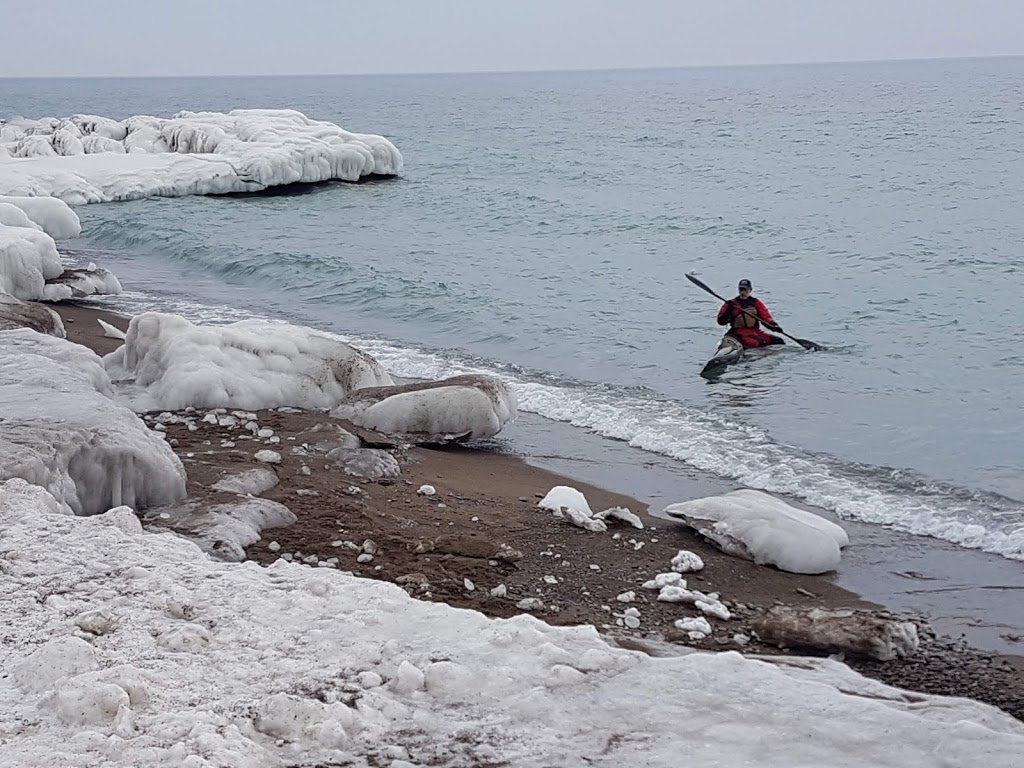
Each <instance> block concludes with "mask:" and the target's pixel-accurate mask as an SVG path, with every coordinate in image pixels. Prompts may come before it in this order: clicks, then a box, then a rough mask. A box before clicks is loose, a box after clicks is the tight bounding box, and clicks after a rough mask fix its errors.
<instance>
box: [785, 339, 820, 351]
mask: <svg viewBox="0 0 1024 768" xmlns="http://www.w3.org/2000/svg"><path fill="white" fill-rule="evenodd" d="M791 338H793V339H795V340H796V343H797V344H799V345H800V346H801V347H803V348H804V349H809V350H811V351H812V352H827V351H828V347H823V346H821V344H815V343H814V342H813V341H810V340H809V339H797V338H796V337H795V336H793V337H791Z"/></svg>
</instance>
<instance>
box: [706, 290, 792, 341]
mask: <svg viewBox="0 0 1024 768" xmlns="http://www.w3.org/2000/svg"><path fill="white" fill-rule="evenodd" d="M741 307H742V309H741ZM743 309H746V310H749V311H750V314H747V313H746V312H744V311H743ZM751 314H754V315H757V317H756V318H754V317H751V316H750V315H751ZM758 319H760V322H758ZM761 323H764V324H765V325H767V326H768V327H769V328H771V329H772V330H775V329H779V326H778V325H777V324H776V322H775V320H774V319H773V318H772V314H771V312H769V311H768V307H766V306H765V305H764V302H762V301H761V300H760V299H755V298H754V297H753V296H748V297H747V298H745V299H743V298H740V297H739V296H737V297H736V298H735V299H733V300H732V301H727V302H725V304H723V305H722V308H721V309H720V310H718V324H719V325H731V326H732V327H731V328H730V329H729V335H730V336H735V337H736V338H737V339H739V341H740V343H741V344H742V345H743V346H744V347H748V348H749V347H767V346H768V345H769V344H785V343H786V341H785V339H780V338H779V337H778V336H770V335H768V334H767V333H765V332H764V331H762V330H761V328H760V324H761Z"/></svg>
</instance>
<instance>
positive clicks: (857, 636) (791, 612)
mask: <svg viewBox="0 0 1024 768" xmlns="http://www.w3.org/2000/svg"><path fill="white" fill-rule="evenodd" d="M753 630H754V632H756V633H757V636H758V637H759V638H760V639H761V640H762V641H763V642H766V643H775V644H778V645H780V646H787V647H791V648H813V649H816V650H821V651H827V652H829V653H848V654H852V655H855V656H867V657H869V658H872V659H878V660H879V661H892V660H893V659H895V658H897V657H907V656H910V655H912V654H913V653H915V652H916V651H917V646H918V638H917V625H916V624H914V623H913V622H910V621H897V620H895V619H887V618H884V617H881V616H876V615H873V614H870V613H863V612H859V611H847V610H842V611H829V610H825V609H823V608H792V607H790V606H782V605H780V606H776V607H774V608H772V609H771V610H770V611H768V613H766V614H765V615H764V616H762V617H760V618H758V619H757V620H755V621H754V622H753Z"/></svg>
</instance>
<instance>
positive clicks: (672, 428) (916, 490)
mask: <svg viewBox="0 0 1024 768" xmlns="http://www.w3.org/2000/svg"><path fill="white" fill-rule="evenodd" d="M154 301H155V299H154V297H151V296H145V295H144V294H131V293H129V294H122V295H121V296H118V297H117V298H116V299H114V300H112V302H113V303H112V304H111V305H112V306H123V307H125V308H126V309H128V307H132V310H134V311H141V310H142V308H143V307H145V308H146V309H150V308H152V307H153V303H154ZM156 301H159V302H160V304H161V307H162V308H164V309H166V311H172V312H176V313H180V314H182V315H184V316H185V317H189V318H194V319H196V320H201V321H202V322H231V321H233V320H237V319H240V318H241V317H254V316H255V315H252V314H249V313H246V312H245V311H244V310H238V309H236V308H230V307H211V306H204V305H198V304H191V303H189V302H187V301H179V300H173V301H167V300H165V299H156ZM132 310H129V311H132ZM331 335H335V336H337V337H338V338H339V339H340V340H342V341H345V342H346V343H349V344H352V345H353V346H355V347H357V348H359V349H361V350H363V351H365V352H368V353H369V354H371V355H373V356H374V357H375V358H377V360H379V361H380V362H381V364H382V365H383V366H384V367H385V369H386V370H388V371H389V372H390V373H392V374H394V375H396V376H399V377H402V378H410V379H439V378H444V377H448V376H456V375H459V374H465V373H484V374H488V375H491V376H497V377H498V378H501V379H502V380H503V381H505V382H506V384H508V385H509V386H510V387H511V388H512V391H513V392H514V393H515V395H516V397H517V399H518V401H519V410H520V411H523V412H526V413H534V414H537V415H539V416H543V417H545V418H548V419H552V420H555V421H561V422H566V423H569V424H572V425H573V426H576V427H581V428H583V429H587V430H590V431H592V432H594V433H596V434H598V435H601V436H604V437H608V438H611V439H614V440H621V441H624V442H626V443H628V444H629V445H630V446H633V447H635V448H639V449H641V450H645V451H650V452H652V453H657V454H661V455H663V456H668V457H671V458H674V459H677V460H679V461H682V462H685V463H686V464H688V465H689V466H692V467H694V468H696V469H699V470H702V471H705V472H708V473H710V474H714V475H717V476H719V477H727V478H731V479H733V480H736V481H737V482H739V483H742V484H743V485H744V486H746V487H749V488H755V489H758V490H763V491H767V492H769V493H775V494H783V495H786V496H790V497H794V498H797V499H801V500H803V501H805V502H807V503H808V504H811V505H814V506H816V507H820V508H822V509H827V510H831V511H833V512H835V513H836V514H838V515H839V516H841V517H843V518H846V519H851V520H859V521H861V522H866V523H874V524H879V525H887V526H891V527H893V528H895V529H897V530H900V531H904V532H907V533H912V534H917V535H923V536H933V537H935V538H939V539H943V540H945V541H949V542H952V543H954V544H957V545H960V546H962V547H966V548H971V549H981V550H984V551H986V552H992V553H994V554H998V555H1001V556H1003V557H1006V558H1008V559H1012V560H1022V561H1024V508H1022V505H1020V504H1019V503H1018V502H1015V501H1014V500H1012V499H1009V498H1006V497H1002V496H998V495H996V494H986V493H981V492H971V491H968V490H966V489H959V488H954V487H943V486H942V485H941V484H938V483H934V482H928V481H925V480H921V481H920V482H917V481H914V480H913V479H909V480H908V479H906V478H905V477H904V478H903V479H901V478H900V477H897V475H903V476H905V475H906V474H907V473H905V472H902V471H897V470H887V469H885V468H883V467H870V466H865V465H854V464H845V463H843V462H840V461H838V460H836V459H832V458H830V457H828V456H822V455H817V454H811V453H806V452H804V451H801V450H800V449H798V448H795V447H792V446H786V445H780V444H778V443H775V442H773V441H772V440H771V439H770V438H769V437H768V435H767V434H766V433H765V432H764V431H763V430H761V429H758V428H757V427H752V426H750V425H744V424H737V423H733V422H730V421H729V420H727V419H725V418H722V417H720V416H717V415H715V414H709V413H704V412H701V411H699V410H697V409H693V408H688V407H687V406H686V405H685V404H683V403H680V402H677V401H673V400H657V399H653V398H644V397H643V396H638V395H635V394H623V393H622V392H619V391H613V390H608V389H602V388H598V387H593V386H590V387H588V386H587V385H585V384H576V383H568V384H565V385H562V384H560V383H559V384H549V383H544V382H538V381H530V380H528V379H527V376H526V375H524V374H521V373H518V372H512V373H510V372H509V371H507V370H501V369H500V368H498V367H488V366H487V365H482V364H478V363H475V362H470V361H467V360H460V359H458V358H457V357H455V356H449V355H447V354H444V355H443V354H437V353H431V352H425V351H422V350H416V349H409V348H404V347H399V346H396V345H395V344H394V343H392V342H389V341H385V340H380V339H372V338H365V337H361V336H358V335H353V334H331ZM684 500H685V499H679V500H678V501H684Z"/></svg>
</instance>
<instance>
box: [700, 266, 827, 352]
mask: <svg viewBox="0 0 1024 768" xmlns="http://www.w3.org/2000/svg"><path fill="white" fill-rule="evenodd" d="M686 279H687V280H689V281H690V282H691V283H693V284H694V285H696V286H697V287H698V288H701V289H703V290H705V291H707V292H708V293H710V294H711V295H712V296H714V297H715V298H716V299H718V300H719V301H724V302H726V303H728V302H729V300H728V299H723V298H722V297H721V296H719V295H718V294H717V293H715V292H714V291H712V290H711V289H710V288H708V287H707V286H706V285H705V284H704V283H702V282H701V281H700V280H698V279H697V278H696V277H694V276H693V275H689V274H688V275H687V276H686ZM740 309H742V310H743V312H744V313H746V314H748V315H750V316H751V317H753V318H754V319H755V320H758V321H760V322H764V321H763V320H761V318H760V317H758V316H757V313H756V312H751V311H750V310H749V309H746V308H744V307H740ZM774 333H781V334H782V335H783V336H785V337H786V338H787V339H792V340H793V341H795V342H796V343H797V344H799V345H800V346H801V347H803V348H804V349H809V350H812V351H814V352H824V351H825V349H826V348H825V347H823V346H821V344H816V343H814V342H813V341H809V340H807V339H798V338H797V337H796V336H790V335H789V334H788V333H786V332H785V331H774Z"/></svg>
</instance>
